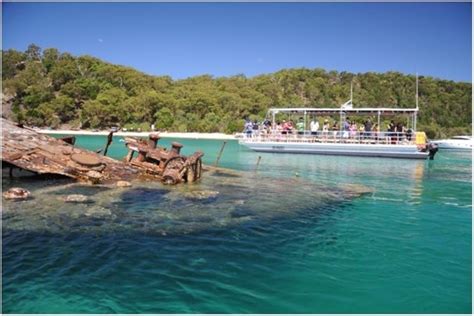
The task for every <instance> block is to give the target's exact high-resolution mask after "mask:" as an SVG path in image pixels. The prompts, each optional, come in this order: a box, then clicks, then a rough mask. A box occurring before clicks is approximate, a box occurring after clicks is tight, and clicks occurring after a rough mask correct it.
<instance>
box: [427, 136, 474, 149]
mask: <svg viewBox="0 0 474 316" xmlns="http://www.w3.org/2000/svg"><path fill="white" fill-rule="evenodd" d="M433 143H434V144H436V145H437V146H438V148H439V149H442V150H444V149H449V150H460V151H471V150H472V140H471V139H442V140H434V141H433Z"/></svg>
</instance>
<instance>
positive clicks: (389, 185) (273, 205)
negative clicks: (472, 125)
mask: <svg viewBox="0 0 474 316" xmlns="http://www.w3.org/2000/svg"><path fill="white" fill-rule="evenodd" d="M170 141H171V140H170V139H164V140H161V141H160V142H162V145H163V144H166V145H168V144H169V143H170ZM179 141H180V142H181V143H183V144H184V145H185V147H184V148H183V151H184V153H185V154H189V153H192V152H193V151H195V150H197V149H201V150H203V151H204V152H205V157H204V162H205V163H208V164H212V163H214V161H215V159H216V156H217V152H218V151H219V149H220V146H221V144H222V141H214V140H199V141H198V140H179ZM104 143H105V137H98V136H82V137H78V140H77V145H78V146H81V147H86V148H88V149H92V150H96V149H99V148H101V147H103V145H104ZM109 154H110V155H111V156H112V157H115V158H122V157H123V156H124V155H125V154H126V151H125V146H124V143H123V142H121V141H120V137H116V138H114V143H113V145H112V147H111V148H110V149H109ZM259 155H260V156H261V157H262V159H261V162H260V165H259V167H258V170H257V171H255V166H256V162H257V157H258V156H259ZM220 165H221V166H223V167H227V168H230V169H234V170H238V171H239V173H240V174H241V175H242V176H240V177H239V176H237V175H234V174H213V175H210V174H205V175H204V178H203V179H202V181H201V182H200V183H197V184H193V185H182V186H177V187H167V186H162V185H161V184H156V183H144V184H140V185H138V184H137V185H134V186H133V187H132V188H131V189H116V188H104V187H100V188H94V187H88V186H83V185H71V184H70V182H69V181H67V180H58V179H56V180H52V179H46V180H35V179H31V178H29V177H21V178H18V177H15V178H14V179H9V178H8V177H6V176H5V173H4V174H3V189H4V190H5V189H8V188H9V187H12V186H21V187H24V188H27V189H29V190H31V191H32V193H33V195H34V199H32V200H29V201H23V202H9V201H5V200H4V201H3V210H2V225H3V233H2V236H3V248H2V254H3V273H2V276H3V288H2V290H3V294H2V295H3V297H2V307H3V312H5V313H470V312H471V304H472V301H471V300H472V291H471V284H472V278H471V275H472V262H471V249H472V241H471V239H472V236H471V231H472V229H471V216H472V214H471V210H472V181H471V179H472V178H471V168H472V161H471V156H470V154H459V153H452V152H442V151H440V152H439V153H438V154H437V156H436V158H435V160H434V161H411V160H397V159H378V158H354V157H331V156H316V155H314V156H313V155H290V154H258V153H254V152H251V151H249V150H246V149H245V148H243V147H239V145H238V143H237V142H236V141H228V142H227V145H226V147H225V149H224V153H223V156H222V159H221V163H220ZM15 174H16V173H15ZM18 175H21V173H20V174H17V176H18ZM196 191H201V192H202V191H204V192H207V193H209V196H208V197H206V198H196V197H195V196H194V195H193V192H194V193H195V192H196ZM217 192H218V193H217ZM367 192H368V193H367ZM72 193H81V194H85V195H88V196H89V197H90V199H91V202H90V203H89V204H65V203H63V202H62V201H61V198H62V197H64V196H65V195H67V194H72ZM362 193H363V194H362Z"/></svg>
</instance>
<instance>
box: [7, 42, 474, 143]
mask: <svg viewBox="0 0 474 316" xmlns="http://www.w3.org/2000/svg"><path fill="white" fill-rule="evenodd" d="M2 57H3V61H2V70H3V72H2V79H3V94H4V96H3V97H4V100H3V114H4V116H10V117H11V118H13V119H14V120H16V121H18V122H23V123H26V124H30V125H36V126H51V127H60V126H63V127H64V126H67V127H70V128H109V127H111V126H122V127H128V128H131V127H132V128H135V129H136V128H141V129H142V130H148V129H149V128H150V125H151V124H155V126H156V127H157V128H158V129H161V130H168V131H188V132H190V131H198V132H225V133H232V132H235V131H241V130H242V126H243V119H244V118H245V117H249V118H250V119H252V120H254V119H258V120H261V119H262V118H264V116H265V114H266V111H267V109H268V108H269V107H288V106H295V107H296V106H313V107H322V106H324V107H338V106H340V105H341V104H342V103H344V102H345V101H347V99H349V95H350V83H351V81H352V82H353V85H354V97H353V102H354V106H355V107H357V106H374V107H377V106H384V107H415V76H407V75H403V74H401V73H397V72H387V73H383V74H380V73H371V72H368V73H358V74H353V73H348V72H336V71H329V72H328V71H325V70H323V69H306V68H300V69H283V70H281V71H278V72H276V73H272V74H264V75H259V76H256V77H252V78H247V77H245V76H243V75H236V76H232V77H220V78H214V77H212V76H209V75H202V76H198V77H192V78H188V79H184V80H173V79H172V78H170V77H167V76H160V77H157V76H150V75H146V74H144V73H141V72H139V71H136V70H134V69H132V68H128V67H124V66H118V65H112V64H109V63H106V62H104V61H101V60H99V59H97V58H94V57H91V56H80V57H74V56H72V55H71V54H69V53H61V52H59V51H58V50H57V49H54V48H48V49H45V50H43V51H42V50H41V49H40V48H39V47H37V46H35V45H30V46H29V47H28V49H27V50H26V51H25V52H19V51H16V50H7V51H3V52H2ZM196 62H198V61H196ZM471 90H472V88H471V84H470V83H461V82H453V81H447V80H438V79H434V78H431V77H422V76H421V77H420V78H419V104H420V115H419V121H418V122H419V124H418V129H424V130H425V131H427V132H428V135H429V136H430V137H442V136H448V135H453V134H465V133H469V134H470V133H471V128H472V124H471V115H472V105H471Z"/></svg>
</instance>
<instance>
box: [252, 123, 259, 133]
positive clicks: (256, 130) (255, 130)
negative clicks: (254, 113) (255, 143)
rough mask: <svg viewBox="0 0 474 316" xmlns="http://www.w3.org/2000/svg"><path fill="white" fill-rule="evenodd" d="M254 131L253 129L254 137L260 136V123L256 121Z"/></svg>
mask: <svg viewBox="0 0 474 316" xmlns="http://www.w3.org/2000/svg"><path fill="white" fill-rule="evenodd" d="M252 129H253V135H254V136H257V135H258V129H259V127H258V121H257V120H255V121H254V122H253V126H252Z"/></svg>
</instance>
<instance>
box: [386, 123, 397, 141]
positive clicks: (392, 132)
mask: <svg viewBox="0 0 474 316" xmlns="http://www.w3.org/2000/svg"><path fill="white" fill-rule="evenodd" d="M395 128H396V127H395V122H394V121H393V120H392V121H390V124H388V130H387V131H388V137H389V138H390V142H391V143H392V144H395V141H396V137H395Z"/></svg>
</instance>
